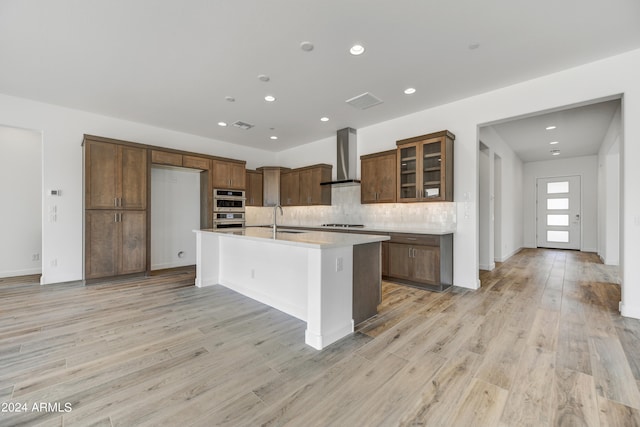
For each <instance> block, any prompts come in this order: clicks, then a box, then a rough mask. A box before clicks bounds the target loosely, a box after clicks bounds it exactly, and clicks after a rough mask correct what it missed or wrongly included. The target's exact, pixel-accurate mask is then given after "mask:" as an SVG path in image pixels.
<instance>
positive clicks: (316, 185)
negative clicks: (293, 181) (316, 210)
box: [299, 164, 333, 205]
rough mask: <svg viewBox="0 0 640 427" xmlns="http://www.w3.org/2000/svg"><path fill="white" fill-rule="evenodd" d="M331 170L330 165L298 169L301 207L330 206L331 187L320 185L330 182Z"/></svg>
mask: <svg viewBox="0 0 640 427" xmlns="http://www.w3.org/2000/svg"><path fill="white" fill-rule="evenodd" d="M332 168H333V166H331V165H327V164H318V165H313V166H308V167H306V168H301V169H299V171H300V204H301V205H330V204H331V187H330V186H328V185H320V183H322V182H327V181H331V170H332Z"/></svg>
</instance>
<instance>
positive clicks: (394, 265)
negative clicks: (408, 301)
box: [383, 233, 453, 291]
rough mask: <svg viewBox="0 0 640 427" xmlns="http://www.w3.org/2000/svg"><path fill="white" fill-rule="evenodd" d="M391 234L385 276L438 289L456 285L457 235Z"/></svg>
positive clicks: (414, 284)
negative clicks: (454, 262)
mask: <svg viewBox="0 0 640 427" xmlns="http://www.w3.org/2000/svg"><path fill="white" fill-rule="evenodd" d="M390 237H391V240H390V241H389V246H388V266H387V274H384V273H383V276H386V278H388V279H391V280H398V281H400V282H401V283H406V284H409V285H413V286H417V287H421V288H426V289H431V290H437V291H441V290H444V289H446V288H448V287H449V286H451V285H452V284H453V234H445V235H442V236H440V235H412V234H400V233H390ZM383 266H384V261H383ZM383 268H384V267H383Z"/></svg>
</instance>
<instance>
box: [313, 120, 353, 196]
mask: <svg viewBox="0 0 640 427" xmlns="http://www.w3.org/2000/svg"><path fill="white" fill-rule="evenodd" d="M336 148H337V150H336V155H337V162H336V163H337V166H338V170H337V179H336V180H335V181H330V182H323V183H321V184H320V185H337V184H342V185H358V184H360V181H359V180H357V179H356V169H357V165H358V163H357V162H358V156H357V151H356V150H357V147H356V130H355V129H353V128H344V129H340V130H339V131H338V133H337V138H336Z"/></svg>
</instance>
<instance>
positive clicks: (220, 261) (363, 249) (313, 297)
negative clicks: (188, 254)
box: [194, 227, 389, 350]
mask: <svg viewBox="0 0 640 427" xmlns="http://www.w3.org/2000/svg"><path fill="white" fill-rule="evenodd" d="M194 232H195V233H196V245H197V254H196V280H195V285H196V286H198V287H204V286H211V285H222V286H225V287H227V288H229V289H232V290H234V291H236V292H238V293H240V294H243V295H245V296H247V297H249V298H252V299H255V300H257V301H260V302H262V303H264V304H267V305H270V306H272V307H274V308H276V309H278V310H280V311H283V312H285V313H287V314H290V315H291V316H294V317H296V318H298V319H300V320H303V321H305V322H306V323H307V329H306V331H305V342H306V343H307V344H308V345H310V346H311V347H313V348H315V349H318V350H321V349H322V348H324V347H326V346H328V345H329V344H331V343H333V342H335V341H337V340H339V339H340V338H342V337H345V336H347V335H349V334H350V333H352V332H353V330H354V320H353V319H354V313H353V312H354V310H356V308H354V307H356V306H357V305H358V304H359V302H360V301H355V302H356V304H355V305H354V298H353V295H354V294H355V295H356V298H357V299H358V298H360V299H362V300H363V301H362V303H363V304H365V305H368V306H369V308H368V310H369V313H371V306H372V305H373V310H374V312H373V314H375V310H376V308H375V306H376V305H377V303H378V302H379V301H377V299H379V295H380V294H379V289H380V283H381V282H380V281H381V278H380V277H381V274H380V268H381V267H380V265H381V264H380V242H382V241H384V240H389V237H388V236H377V235H369V234H367V235H365V234H351V233H349V234H346V233H331V232H322V231H308V232H307V231H305V232H301V231H299V230H287V229H281V228H278V230H277V232H276V233H274V232H273V230H272V229H269V228H259V227H250V228H244V229H235V230H194ZM354 260H355V262H354ZM356 288H358V291H357V292H356ZM367 289H369V290H370V291H371V292H367ZM376 291H377V292H378V293H377V294H376V295H378V296H375V298H376V301H369V302H367V301H365V300H367V298H369V299H371V297H370V294H371V295H373V294H374V292H376ZM361 305H362V304H361ZM358 310H360V309H359V308H358ZM373 314H371V315H373ZM368 315H369V314H367V315H366V316H368Z"/></svg>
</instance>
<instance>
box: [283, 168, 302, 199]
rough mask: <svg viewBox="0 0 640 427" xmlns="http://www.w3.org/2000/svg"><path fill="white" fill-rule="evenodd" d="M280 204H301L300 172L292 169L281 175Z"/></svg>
mask: <svg viewBox="0 0 640 427" xmlns="http://www.w3.org/2000/svg"><path fill="white" fill-rule="evenodd" d="M280 205H281V206H299V205H300V172H299V171H298V170H291V171H288V172H284V173H282V174H281V175H280Z"/></svg>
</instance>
